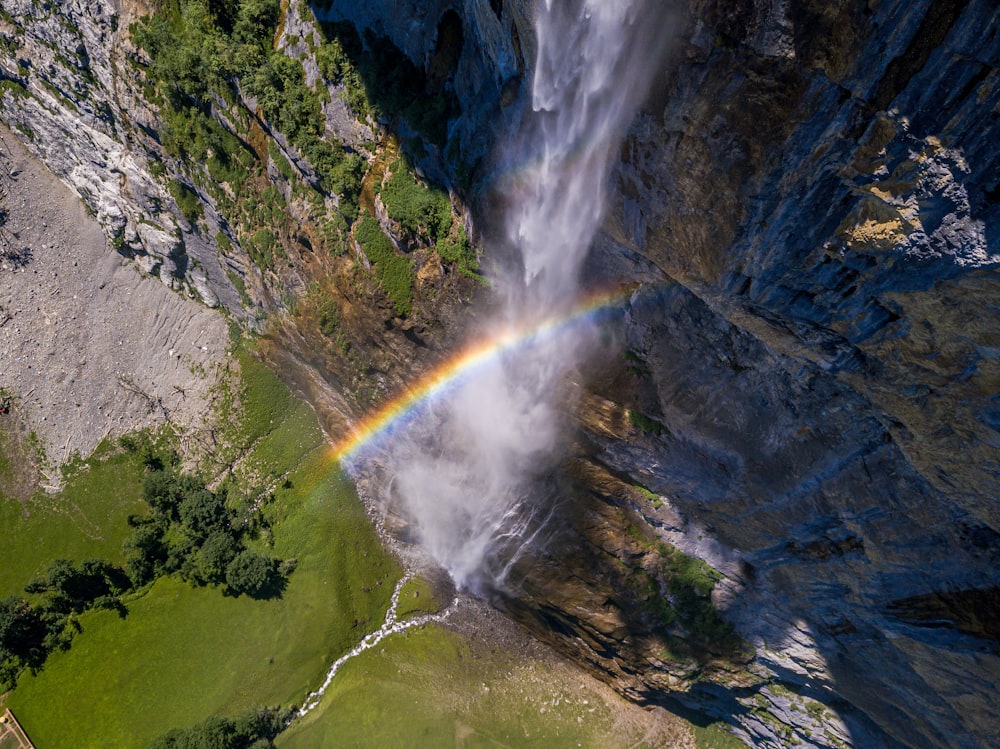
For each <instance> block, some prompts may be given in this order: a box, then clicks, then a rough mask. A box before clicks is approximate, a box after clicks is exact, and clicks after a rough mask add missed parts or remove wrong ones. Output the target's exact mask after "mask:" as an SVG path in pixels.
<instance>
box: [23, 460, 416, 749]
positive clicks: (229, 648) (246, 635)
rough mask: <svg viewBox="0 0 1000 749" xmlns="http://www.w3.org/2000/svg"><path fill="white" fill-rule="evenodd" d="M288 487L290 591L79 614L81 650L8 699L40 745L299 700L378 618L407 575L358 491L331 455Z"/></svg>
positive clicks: (140, 731)
mask: <svg viewBox="0 0 1000 749" xmlns="http://www.w3.org/2000/svg"><path fill="white" fill-rule="evenodd" d="M291 484H292V486H291V488H288V489H282V490H279V497H278V501H277V502H276V505H278V506H280V508H281V514H282V516H283V517H282V518H281V521H280V525H279V526H278V527H277V529H276V531H275V547H274V553H275V554H277V555H279V556H283V557H286V558H287V557H295V558H296V559H297V560H298V568H297V570H296V571H295V572H294V573H293V574H292V575H291V577H290V579H289V585H288V588H287V590H286V591H285V593H284V595H283V597H282V598H281V599H279V600H272V601H254V600H251V599H248V598H246V597H241V598H231V597H226V596H224V595H223V594H222V591H221V590H220V589H207V588H192V587H191V586H189V585H188V584H187V583H183V582H180V581H178V580H173V579H161V580H160V581H158V582H157V583H156V584H155V585H154V586H153V588H152V589H151V590H150V591H149V592H148V593H147V594H146V595H144V596H143V597H142V598H140V599H138V600H135V601H133V602H131V603H130V604H129V614H128V617H127V618H125V619H120V618H119V617H118V616H117V614H115V613H112V612H93V613H89V614H86V615H84V616H81V617H80V623H81V625H82V626H83V632H82V633H81V634H79V635H77V637H76V638H75V639H74V641H73V646H72V648H71V649H70V650H69V651H66V652H61V653H55V654H54V655H52V656H51V657H50V658H49V660H48V662H47V663H46V665H45V667H44V669H43V670H42V671H41V673H39V674H38V675H37V676H31V675H26V676H24V677H22V679H21V681H20V682H19V683H18V686H17V688H16V690H15V691H14V692H13V693H12V694H11V696H10V698H9V700H8V702H9V705H10V707H11V708H12V709H13V710H14V711H15V712H16V713H17V715H18V718H19V720H20V721H21V724H22V725H23V726H24V728H25V730H26V731H27V732H28V733H29V735H30V736H31V737H32V739H33V740H34V741H35V742H36V744H37V745H38V746H41V747H45V749H60V748H62V747H65V748H66V749H71V748H74V747H75V748H78V749H83V748H84V747H108V746H129V747H140V746H143V745H145V744H148V743H149V742H150V741H151V740H152V739H153V738H155V737H156V736H158V735H160V734H162V733H164V732H165V731H167V730H169V729H170V728H175V727H184V726H189V725H192V724H194V723H197V722H199V721H201V720H203V719H204V718H206V717H208V716H209V715H213V714H223V715H231V714H235V713H238V712H240V711H241V710H243V709H245V708H247V707H249V706H253V705H278V704H281V705H289V704H297V703H298V702H300V701H301V700H302V699H303V698H304V697H305V695H306V693H307V692H308V691H310V690H311V689H313V688H315V686H316V685H317V684H318V683H319V682H320V681H321V680H322V675H323V673H324V672H325V671H326V669H327V667H328V666H329V664H330V662H332V661H333V660H335V659H336V657H337V656H338V655H340V653H341V652H343V651H344V650H346V649H347V648H349V647H350V646H351V645H353V644H354V643H356V642H357V641H358V640H360V639H361V637H362V636H363V634H364V633H365V632H367V631H369V630H371V629H375V628H377V627H378V625H379V624H381V620H382V617H383V615H384V611H385V609H386V607H387V605H388V600H389V596H390V595H391V592H392V587H393V583H394V582H395V580H396V579H397V578H398V575H399V570H398V568H397V566H396V564H395V562H394V561H393V560H392V559H391V558H389V557H388V556H387V555H386V554H385V553H384V552H383V551H382V550H381V548H380V546H379V542H378V539H377V537H376V536H375V534H374V532H373V530H372V528H371V526H370V523H369V521H368V519H367V517H366V516H365V514H364V511H363V509H362V508H361V505H360V503H359V502H358V500H357V498H356V496H354V493H353V488H352V487H351V486H350V485H349V484H347V483H346V482H344V481H342V480H341V479H340V478H339V477H338V476H337V475H336V473H335V472H334V471H331V467H330V463H329V460H328V459H327V458H326V456H325V455H324V454H323V451H322V450H318V451H316V452H315V453H314V454H313V455H312V456H310V459H309V461H308V462H307V464H306V465H305V466H303V467H302V468H301V469H300V470H299V471H297V472H296V473H294V474H292V476H291ZM378 580H382V581H383V582H382V584H381V585H378V584H377V581H378ZM366 588H367V589H370V592H364V589H366Z"/></svg>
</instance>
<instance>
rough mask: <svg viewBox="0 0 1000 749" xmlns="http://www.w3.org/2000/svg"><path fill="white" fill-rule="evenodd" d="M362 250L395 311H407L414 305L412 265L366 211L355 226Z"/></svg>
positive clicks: (401, 313)
mask: <svg viewBox="0 0 1000 749" xmlns="http://www.w3.org/2000/svg"><path fill="white" fill-rule="evenodd" d="M354 237H355V239H357V240H358V244H360V245H361V250H362V252H364V253H365V256H366V257H367V258H368V259H369V260H370V261H371V262H372V264H373V265H374V266H375V275H376V277H377V278H378V280H379V283H380V284H381V285H382V289H383V290H384V291H385V293H386V294H388V295H389V298H390V299H392V302H393V305H395V307H396V312H398V313H399V314H400V315H406V314H408V313H409V312H410V310H411V308H412V307H413V268H412V266H411V265H410V260H409V258H407V257H403V256H401V255H397V254H396V248H395V247H393V245H392V241H390V239H389V238H388V237H387V236H386V235H385V233H384V232H383V231H382V227H381V226H379V223H378V221H376V220H375V219H374V218H372V217H371V216H369V215H367V214H365V215H364V216H362V217H361V221H360V222H359V223H358V225H357V226H356V227H355V229H354Z"/></svg>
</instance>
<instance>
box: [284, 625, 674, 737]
mask: <svg viewBox="0 0 1000 749" xmlns="http://www.w3.org/2000/svg"><path fill="white" fill-rule="evenodd" d="M633 709H635V708H633ZM623 712H625V711H621V703H620V700H619V698H617V697H613V696H612V697H610V698H609V696H608V695H606V694H605V693H602V692H600V691H598V690H597V689H596V688H595V687H594V686H593V684H592V682H590V681H589V680H587V679H584V678H582V677H581V674H580V673H579V672H576V671H575V670H573V669H571V668H569V667H562V668H558V669H556V670H552V666H551V664H550V663H547V662H545V661H544V660H542V659H534V658H532V657H531V656H529V655H526V654H524V653H508V652H505V651H502V650H500V649H495V650H491V649H490V648H489V647H485V646H483V645H482V644H477V643H476V642H474V640H472V639H470V638H467V637H463V636H462V635H460V634H458V633H456V632H454V631H452V630H449V629H447V628H446V627H444V626H441V625H437V624H429V625H425V626H423V627H419V628H414V629H410V630H407V631H406V632H404V633H402V634H399V635H395V636H393V637H389V638H387V639H385V640H383V641H382V643H380V644H379V645H378V646H377V647H375V648H372V649H371V650H367V651H365V652H364V653H362V654H361V655H359V656H357V657H356V658H353V659H351V660H350V661H348V662H347V663H346V664H344V666H343V668H342V669H341V671H340V672H338V674H337V676H336V678H335V679H334V681H333V683H332V684H331V685H330V688H329V689H328V690H327V692H326V694H325V695H324V696H323V700H322V702H320V704H319V706H318V707H317V708H316V709H315V710H313V711H312V712H310V713H309V714H307V715H306V716H305V717H304V718H301V719H299V720H297V721H295V722H294V723H293V724H292V725H291V727H290V728H289V729H288V730H287V731H285V732H284V733H282V734H280V735H279V736H278V738H277V741H276V742H275V743H276V744H277V746H278V748H279V749H316V748H317V747H337V749H340V748H345V749H346V748H351V749H355V748H356V749H369V748H371V749H376V748H377V747H427V748H428V749H430V748H434V749H443V748H444V747H461V748H463V749H472V748H473V747H482V748H483V749H486V748H494V747H495V748H496V749H501V748H502V747H519V748H524V749H531V748H532V747H539V749H541V748H543V747H544V748H546V749H547V748H548V747H577V746H581V747H643V746H648V745H647V744H644V743H643V739H644V737H645V736H646V735H647V731H649V730H650V724H649V723H647V722H644V721H641V720H636V721H634V722H629V721H624V720H621V713H623ZM655 745H659V744H655Z"/></svg>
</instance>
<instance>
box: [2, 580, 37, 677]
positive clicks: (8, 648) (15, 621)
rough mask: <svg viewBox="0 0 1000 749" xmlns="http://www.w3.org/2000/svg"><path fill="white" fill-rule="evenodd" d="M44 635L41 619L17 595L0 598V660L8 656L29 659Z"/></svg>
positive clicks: (35, 651) (34, 653)
mask: <svg viewBox="0 0 1000 749" xmlns="http://www.w3.org/2000/svg"><path fill="white" fill-rule="evenodd" d="M44 637H45V627H44V625H43V624H42V620H41V619H40V618H39V616H38V612H36V611H35V610H34V609H33V608H32V607H31V604H29V603H28V602H27V601H26V600H24V599H23V598H21V597H19V596H8V597H7V598H4V599H0V661H2V660H6V658H8V657H10V656H12V655H13V656H17V657H18V658H22V659H24V660H26V661H27V660H31V659H32V658H33V657H34V655H36V653H37V651H38V650H39V649H40V648H41V644H42V639H43V638H44Z"/></svg>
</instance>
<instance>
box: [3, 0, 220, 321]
mask: <svg viewBox="0 0 1000 749" xmlns="http://www.w3.org/2000/svg"><path fill="white" fill-rule="evenodd" d="M148 10H149V9H148V8H147V7H145V6H144V5H143V4H142V3H140V2H129V1H128V0H126V1H125V2H121V1H120V0H114V1H112V0H99V1H98V2H93V3H83V2H75V1H74V2H66V3H49V2H40V1H39V0H4V2H3V5H2V12H0V39H2V44H3V50H4V53H3V55H2V66H0V117H2V119H3V121H4V122H6V123H7V124H8V125H9V126H10V127H12V128H13V129H14V130H16V131H17V132H18V133H19V135H21V137H22V138H23V140H24V142H25V143H26V145H27V146H28V147H29V148H30V149H31V150H32V152H33V153H35V154H36V155H37V156H39V157H40V158H41V159H42V160H43V161H44V162H45V164H46V165H47V166H48V167H49V168H50V169H51V170H52V171H53V172H54V173H55V174H56V175H57V176H58V177H59V178H60V179H62V180H63V181H64V182H65V183H66V184H67V185H69V187H70V188H71V189H72V190H73V191H74V192H76V193H77V194H78V195H80V197H81V198H82V199H83V201H84V202H85V204H86V205H87V206H88V207H89V209H90V210H91V211H93V213H94V214H95V216H96V217H97V219H98V221H99V222H100V223H101V225H102V226H103V227H104V230H105V232H106V233H107V235H108V238H109V239H110V240H111V242H112V245H113V246H114V247H115V248H116V249H117V250H118V251H119V252H121V253H122V254H124V255H126V256H129V257H134V258H135V259H136V260H137V262H138V264H139V266H140V268H141V269H142V270H143V271H145V272H146V273H150V274H153V275H157V276H159V277H160V279H161V280H162V281H163V282H164V283H166V284H167V285H168V286H171V287H172V288H175V289H177V290H184V291H186V292H187V293H189V294H190V295H192V296H195V297H197V298H198V299H200V300H201V301H202V302H204V303H205V304H206V305H208V306H210V307H215V306H218V305H219V304H220V302H221V303H222V304H224V305H226V306H228V307H229V308H230V309H232V310H234V311H239V309H240V305H239V299H238V296H237V294H236V291H235V289H234V288H233V285H232V283H231V282H230V281H229V280H228V278H227V276H226V273H225V270H226V267H227V266H225V265H224V264H223V263H222V262H221V261H220V259H219V257H218V255H217V253H216V248H215V245H214V242H211V241H209V240H207V239H206V238H205V237H206V236H214V232H205V233H202V232H200V231H198V229H197V227H193V226H191V225H189V224H188V223H187V222H186V221H184V219H183V217H182V215H181V213H180V211H179V210H178V209H177V207H176V205H175V204H174V201H173V199H172V198H171V197H170V195H169V193H168V192H167V190H166V189H165V188H164V185H163V184H162V183H160V182H158V181H157V180H156V179H154V178H153V177H152V176H151V175H150V172H149V165H148V158H147V155H148V153H150V152H151V151H152V149H154V148H155V145H156V144H155V142H154V141H152V140H151V138H150V131H152V130H153V128H152V127H151V125H152V124H153V123H154V122H155V120H156V113H155V111H154V110H153V109H151V108H150V107H149V105H148V104H146V103H145V102H144V101H143V99H142V97H141V95H140V90H139V88H138V86H137V82H138V77H137V75H136V73H135V69H134V63H132V62H130V59H129V54H130V53H134V50H133V49H132V48H131V46H130V43H129V41H128V26H129V24H130V23H131V22H132V21H133V20H134V18H135V17H136V15H138V14H142V13H145V12H148Z"/></svg>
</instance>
